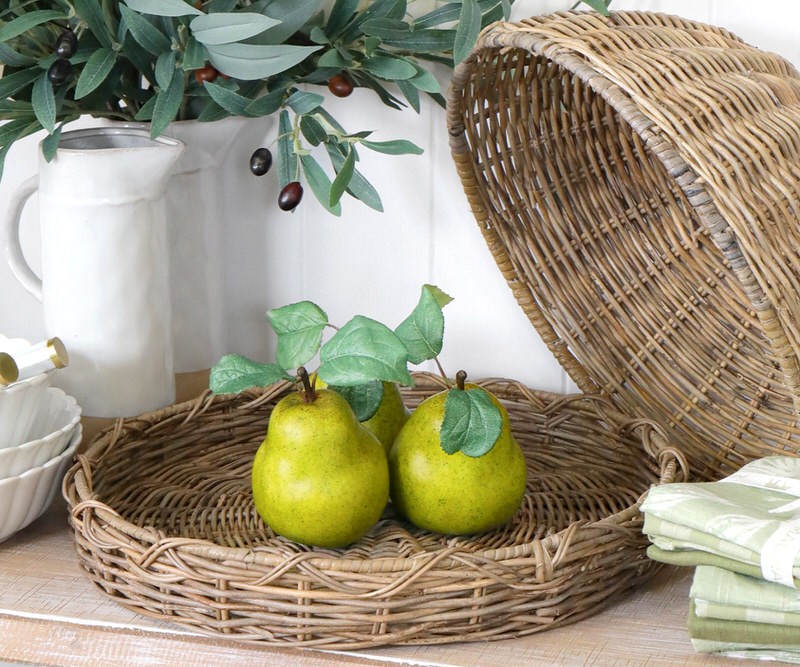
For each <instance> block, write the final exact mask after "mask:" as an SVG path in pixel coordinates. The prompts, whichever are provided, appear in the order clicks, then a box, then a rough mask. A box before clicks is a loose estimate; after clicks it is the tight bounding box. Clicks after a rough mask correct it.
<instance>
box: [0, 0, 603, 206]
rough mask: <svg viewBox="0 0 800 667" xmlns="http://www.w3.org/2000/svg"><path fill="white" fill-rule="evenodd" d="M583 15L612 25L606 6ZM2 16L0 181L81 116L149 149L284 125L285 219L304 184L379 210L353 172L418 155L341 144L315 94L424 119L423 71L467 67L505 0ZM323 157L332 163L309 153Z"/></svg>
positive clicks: (247, 0) (134, 3) (153, 6)
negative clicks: (274, 121) (354, 96)
mask: <svg viewBox="0 0 800 667" xmlns="http://www.w3.org/2000/svg"><path fill="white" fill-rule="evenodd" d="M585 1H586V4H587V5H590V6H591V7H593V8H594V9H597V10H599V11H604V12H605V11H607V10H606V5H607V0H585ZM2 4H3V6H4V7H3V8H0V64H2V65H3V66H4V71H3V77H2V78H0V121H6V122H5V123H3V124H2V125H0V175H1V174H2V165H3V161H4V159H5V156H6V154H7V153H8V150H9V148H10V147H11V146H12V145H13V143H14V142H15V141H16V140H18V139H20V138H22V137H25V136H27V135H30V134H32V133H34V132H36V131H38V130H40V129H45V130H46V131H47V132H48V137H47V138H46V139H45V141H44V146H43V149H44V153H45V156H46V157H47V158H48V159H50V158H52V156H53V155H54V154H55V150H56V147H57V145H58V140H59V135H60V133H61V130H62V128H63V127H64V125H65V124H66V123H68V122H70V121H72V120H74V119H76V118H78V117H79V116H80V115H83V114H89V115H91V116H94V117H104V118H110V119H118V120H128V121H144V122H149V123H150V124H151V131H152V134H153V136H157V135H159V134H161V133H162V132H163V131H164V130H165V129H166V127H167V126H168V125H169V123H171V122H172V121H174V120H186V119H197V120H200V121H214V120H218V119H221V118H224V117H227V116H246V117H258V116H265V115H271V114H277V115H278V139H277V147H276V149H277V150H276V163H277V171H278V178H279V180H280V185H281V188H282V189H284V190H285V189H286V188H288V187H290V186H291V189H292V190H291V192H290V193H289V194H291V195H292V196H291V197H288V198H287V199H286V206H284V205H283V204H281V208H284V209H285V210H291V209H292V208H294V206H296V204H297V203H298V202H299V197H301V196H302V187H301V186H300V181H301V180H303V181H305V182H306V183H307V184H308V186H309V187H310V188H311V190H312V191H313V193H314V194H315V195H316V197H317V198H318V199H319V201H320V202H321V203H322V204H323V206H325V208H326V209H327V210H329V211H330V212H332V213H334V214H337V215H338V214H339V213H340V211H341V203H340V200H341V198H342V196H343V195H344V193H345V192H346V193H348V194H349V195H351V196H353V197H355V198H356V199H359V200H361V201H362V202H363V203H365V204H366V205H367V206H370V207H372V208H373V209H376V210H382V204H381V200H380V197H379V196H378V193H377V192H376V191H375V189H374V187H373V186H372V185H371V184H370V183H369V181H368V180H367V179H366V178H365V177H364V176H363V175H362V174H361V173H360V172H359V171H358V169H356V163H357V162H358V160H359V155H358V148H361V147H364V148H367V149H370V150H374V151H379V152H382V153H388V154H407V153H420V152H421V149H419V148H418V147H417V146H415V145H414V144H413V143H411V142H409V141H405V140H391V141H374V140H373V139H372V138H370V134H371V133H370V132H369V131H355V132H352V131H348V130H345V128H344V127H343V126H342V125H341V124H340V123H339V122H338V121H337V120H336V119H335V118H334V117H333V116H332V115H331V114H330V113H328V112H327V111H326V110H325V108H324V106H323V103H324V101H325V98H324V96H323V95H321V94H319V93H318V92H313V86H315V85H327V86H328V88H329V90H330V92H331V93H332V94H334V95H337V96H346V95H349V94H350V92H352V89H353V87H365V88H369V89H371V90H372V91H374V92H375V94H377V95H378V96H379V98H380V99H381V100H382V102H383V103H384V104H386V105H387V106H388V107H391V108H393V109H401V108H403V107H407V106H408V107H411V108H413V109H415V110H416V111H417V112H419V111H420V97H421V95H429V96H431V97H432V98H433V99H435V100H436V101H437V102H439V103H440V104H443V98H442V95H441V90H440V87H439V83H438V82H437V80H436V78H435V77H434V76H433V74H432V73H431V72H430V71H429V69H428V68H427V67H426V63H442V64H444V65H447V66H453V65H454V64H455V63H457V62H459V61H460V60H461V59H463V58H464V57H465V56H466V55H467V54H468V53H469V50H470V49H471V47H472V46H473V44H474V42H475V40H476V38H477V35H478V33H479V31H480V30H481V28H482V27H484V26H486V25H488V24H489V23H490V22H493V21H495V20H498V19H503V18H508V15H509V11H510V6H511V0H434V2H433V5H434V8H433V9H431V10H430V11H427V12H425V13H422V14H421V15H420V16H416V17H412V16H411V15H410V14H409V11H408V9H409V8H408V6H407V0H374V1H372V2H361V1H360V0H335V2H334V4H333V5H332V7H331V8H330V9H329V10H327V11H325V10H323V0H196V1H195V2H193V3H192V2H188V1H185V0H124V1H123V0H6V2H4V3H2ZM309 88H312V90H309ZM319 146H322V147H323V148H324V152H323V150H321V149H320V150H314V149H315V148H316V147H319ZM319 154H323V155H327V161H329V162H330V166H329V167H326V168H323V165H322V164H320V162H319V160H318V158H317V155H319ZM262 157H263V156H262ZM271 162H272V156H271V153H270V155H269V159H268V161H266V162H265V161H264V160H263V159H261V160H260V161H259V163H258V164H257V167H256V169H254V173H258V172H260V173H265V172H266V171H267V170H268V169H269V165H270V164H271ZM265 167H266V168H265ZM326 169H327V170H326Z"/></svg>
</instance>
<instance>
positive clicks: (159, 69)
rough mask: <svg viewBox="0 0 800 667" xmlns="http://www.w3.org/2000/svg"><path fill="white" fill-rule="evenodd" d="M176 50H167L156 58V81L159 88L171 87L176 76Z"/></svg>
mask: <svg viewBox="0 0 800 667" xmlns="http://www.w3.org/2000/svg"><path fill="white" fill-rule="evenodd" d="M176 57H177V56H176V54H175V51H165V52H164V53H162V54H161V55H160V56H158V59H157V60H156V83H157V84H158V86H159V88H169V84H171V83H172V77H173V76H175V60H176Z"/></svg>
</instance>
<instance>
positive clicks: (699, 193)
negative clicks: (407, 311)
mask: <svg viewBox="0 0 800 667" xmlns="http://www.w3.org/2000/svg"><path fill="white" fill-rule="evenodd" d="M448 128H449V131H450V135H451V147H452V152H453V156H454V158H455V161H456V164H457V167H458V171H459V174H460V176H461V179H462V182H463V184H464V189H465V191H466V193H467V196H468V198H469V201H470V204H471V207H472V211H473V213H474V215H475V217H476V218H477V221H478V223H479V225H480V228H481V230H482V231H483V234H484V235H485V238H486V240H487V243H488V245H489V248H490V249H491V251H492V253H493V254H494V257H495V259H496V260H497V263H498V265H499V267H500V269H501V271H502V273H503V275H504V276H505V278H506V279H507V281H508V283H509V285H510V286H511V289H512V290H513V292H514V294H515V296H516V298H517V300H518V301H519V303H520V304H521V306H522V308H523V309H524V311H525V312H526V313H527V315H528V316H529V318H530V319H531V321H532V322H533V324H534V326H535V327H536V328H537V330H538V331H539V333H540V334H541V335H542V338H543V339H544V341H545V342H546V344H547V345H548V346H549V347H550V349H551V350H552V352H553V353H554V354H555V356H556V357H557V359H558V360H559V361H560V363H561V364H562V365H563V366H564V368H565V369H566V370H567V372H568V373H569V374H570V376H571V377H572V378H573V379H574V380H575V382H576V383H577V385H578V386H579V387H580V388H581V389H582V390H584V391H587V392H600V393H602V394H604V395H607V396H609V397H611V399H612V400H613V401H614V403H615V404H616V405H617V407H618V408H619V409H620V410H621V411H622V412H625V413H627V414H638V415H644V416H647V417H649V418H651V419H653V420H654V421H656V422H658V423H660V424H661V425H663V426H664V427H666V428H668V429H671V435H670V438H671V439H672V441H673V442H675V443H676V444H678V445H680V446H681V447H683V448H684V450H685V451H686V453H687V457H688V459H689V462H690V466H691V470H692V475H693V476H694V477H695V478H700V479H716V478H718V477H720V476H721V475H722V474H724V473H729V472H731V471H732V470H734V469H736V468H738V467H740V466H741V465H742V464H743V463H745V462H746V461H748V460H750V459H752V458H756V457H760V456H766V455H770V454H775V453H784V452H787V451H788V452H793V453H796V452H797V449H798V447H800V428H798V423H797V414H798V413H797V409H798V406H800V373H799V372H798V368H799V367H800V362H798V359H800V289H799V288H800V224H798V212H799V211H800V76H798V73H797V72H796V71H795V69H794V68H793V67H792V66H791V65H790V64H789V63H788V62H787V61H786V60H784V59H782V58H780V57H778V56H776V55H773V54H770V53H765V52H763V51H760V50H758V49H756V48H753V47H751V46H748V45H747V44H745V43H743V42H742V41H741V40H740V39H738V38H737V37H735V36H733V35H731V34H730V33H729V32H727V31H725V30H723V29H720V28H715V27H711V26H708V25H704V24H701V23H697V22H693V21H687V20H683V19H680V18H676V17H673V16H666V15H661V14H652V13H646V12H613V13H612V16H611V17H602V16H600V15H598V14H595V13H563V14H556V15H552V16H546V17H541V18H531V19H529V20H524V21H522V22H519V23H500V24H496V25H495V26H493V27H490V28H489V29H487V30H486V31H485V32H484V33H483V34H482V36H481V38H480V39H479V42H478V45H477V46H476V48H475V49H474V50H473V53H472V55H471V56H470V57H469V58H468V59H467V60H466V61H465V62H464V63H462V64H461V65H460V66H459V67H458V68H457V70H456V73H455V76H454V80H453V84H452V87H451V90H450V93H449V100H448Z"/></svg>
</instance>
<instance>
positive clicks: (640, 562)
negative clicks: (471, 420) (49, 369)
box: [64, 374, 683, 648]
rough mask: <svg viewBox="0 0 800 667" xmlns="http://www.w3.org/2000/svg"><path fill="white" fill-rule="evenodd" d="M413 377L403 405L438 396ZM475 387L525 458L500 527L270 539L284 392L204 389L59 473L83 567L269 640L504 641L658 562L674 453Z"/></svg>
mask: <svg viewBox="0 0 800 667" xmlns="http://www.w3.org/2000/svg"><path fill="white" fill-rule="evenodd" d="M415 379H416V382H417V385H416V387H415V388H414V389H412V390H409V391H407V393H406V394H405V398H406V399H407V402H408V404H409V405H410V406H413V405H416V404H417V403H418V402H419V401H420V400H421V399H422V398H424V397H426V396H428V395H431V394H432V393H435V392H437V391H439V390H441V389H442V386H443V385H442V382H441V380H440V379H438V378H434V377H433V376H430V375H427V374H416V375H415ZM480 384H483V385H484V386H487V387H489V388H490V389H491V390H492V391H493V392H494V393H495V394H496V395H497V396H498V397H499V398H500V399H501V400H502V401H503V402H504V404H505V405H506V407H507V409H508V412H509V416H510V419H511V423H512V430H513V432H514V433H515V435H516V437H517V438H518V439H519V442H520V444H521V445H522V447H523V449H524V450H525V454H526V457H527V461H528V464H529V479H528V492H527V495H526V497H525V500H524V501H523V503H522V506H521V508H520V510H519V512H518V513H517V515H516V516H515V518H514V519H513V520H512V521H511V522H510V523H509V525H508V526H507V527H505V528H503V529H499V530H496V531H494V532H490V533H487V534H483V535H480V536H475V537H469V538H465V537H458V538H456V537H444V536H441V535H435V534H432V533H428V532H426V531H422V530H418V529H415V528H414V527H413V526H410V525H408V524H406V523H404V522H401V521H399V520H397V519H396V518H393V517H392V515H391V510H390V508H389V510H387V513H386V514H385V516H384V518H383V519H382V520H381V521H380V522H379V524H378V525H377V526H376V527H375V528H374V529H373V530H372V532H371V533H370V534H368V535H367V537H365V538H364V539H362V540H360V541H359V542H357V543H356V544H354V545H353V546H352V547H350V548H348V549H340V550H325V549H310V548H305V547H302V546H300V545H297V544H295V543H292V542H290V541H288V540H285V539H283V538H281V537H277V536H275V535H274V534H273V533H272V532H271V530H270V529H269V528H268V527H267V526H265V525H264V524H263V523H262V521H261V520H260V519H259V517H258V515H257V513H256V512H255V510H254V507H253V504H252V497H251V493H250V465H251V461H252V458H253V456H254V454H255V450H256V448H257V447H258V445H259V444H260V442H261V440H262V439H263V435H264V432H265V430H266V424H267V420H268V416H269V413H270V410H271V408H272V407H273V405H274V404H275V402H276V401H277V400H278V399H279V398H280V396H282V395H283V394H284V393H285V392H286V391H287V390H288V387H287V385H286V384H280V385H276V386H273V387H270V388H268V389H267V390H265V391H264V392H260V393H256V392H250V393H247V394H242V395H239V396H227V397H219V396H216V397H215V396H211V395H208V394H204V395H202V396H200V397H198V398H197V399H196V400H193V401H190V402H186V403H182V404H178V405H175V406H172V407H169V408H166V409H164V410H161V411H159V412H155V413H151V414H148V415H143V416H140V417H136V418H131V419H126V420H120V421H119V422H118V423H117V424H116V425H115V426H113V427H110V428H109V429H107V430H105V431H104V432H102V433H101V434H99V435H98V436H97V437H96V438H95V439H94V441H93V442H92V444H91V445H90V447H89V448H88V450H87V451H86V453H85V454H84V455H81V456H79V457H78V461H77V463H76V464H75V465H74V466H73V467H72V468H71V469H70V471H69V472H68V473H67V476H66V478H65V480H64V495H65V497H66V498H67V501H68V503H69V507H70V510H71V516H70V521H71V525H72V527H73V529H74V534H75V540H76V545H77V551H78V554H79V557H80V562H81V565H82V567H83V568H84V569H85V570H86V571H87V572H88V574H89V576H90V578H91V579H92V580H93V581H94V582H95V583H96V584H97V586H99V587H100V588H101V589H102V590H103V591H105V592H106V593H107V594H109V595H111V596H113V597H114V598H115V599H116V600H118V601H119V602H120V603H122V604H124V605H125V606H127V607H130V608H132V609H134V610H136V611H138V612H141V613H144V614H147V615H149V616H154V617H156V618H160V619H165V620H169V621H173V622H177V623H181V624H184V625H187V626H190V627H191V628H193V629H194V630H197V631H199V632H201V633H204V634H210V635H215V636H226V637H229V638H234V639H240V640H247V641H259V642H263V643H267V644H272V645H284V646H289V645H292V646H317V647H325V648H358V647H366V646H378V645H382V644H426V643H443V642H453V641H466V640H478V639H481V640H487V639H501V638H507V637H514V636H519V635H525V634H529V633H534V632H538V631H541V630H545V629H548V628H551V627H555V626H557V625H562V624H564V623H569V622H573V621H576V620H579V619H581V618H584V617H586V616H589V615H591V614H594V613H595V612H597V611H598V610H599V609H601V608H602V607H604V606H605V605H607V604H608V603H609V602H610V601H611V600H614V599H615V598H616V597H617V596H618V595H619V594H620V593H622V592H624V591H626V590H628V589H629V588H630V587H632V586H634V585H635V584H637V583H639V582H641V581H643V580H644V579H646V578H647V577H649V576H650V575H651V574H652V573H653V572H654V571H655V569H656V568H657V564H656V563H654V562H653V561H649V560H648V559H647V557H646V556H645V553H644V550H645V547H646V539H645V538H644V537H643V536H642V534H641V515H640V513H639V511H638V504H639V501H640V499H641V496H642V495H643V494H644V493H645V492H646V491H647V489H648V488H649V487H650V486H651V485H653V484H660V483H667V482H671V481H675V480H676V479H680V478H682V475H683V472H682V468H683V466H682V465H681V464H682V463H683V462H682V461H681V459H680V454H678V453H676V452H674V451H672V450H670V449H669V448H667V447H666V446H665V444H664V443H665V440H664V438H663V435H662V434H661V432H660V430H659V428H658V427H657V426H655V425H654V424H652V423H651V422H648V421H646V420H641V419H631V418H628V417H625V416H623V415H621V414H620V413H619V412H618V411H617V410H616V409H615V408H614V407H613V406H612V405H611V403H610V402H609V401H608V400H606V399H604V398H600V397H596V396H577V395H576V396H559V395H555V394H550V393H545V392H539V391H532V390H530V389H528V388H526V387H524V386H522V385H520V384H518V383H516V382H512V381H508V380H487V381H483V382H480Z"/></svg>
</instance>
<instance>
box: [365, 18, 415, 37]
mask: <svg viewBox="0 0 800 667" xmlns="http://www.w3.org/2000/svg"><path fill="white" fill-rule="evenodd" d="M361 30H362V31H363V32H364V34H365V35H371V36H372V37H379V38H381V39H403V38H404V37H408V36H409V35H410V34H411V26H410V25H409V24H408V23H406V22H405V21H401V20H398V19H369V20H368V21H364V23H363V24H362V25H361Z"/></svg>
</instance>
